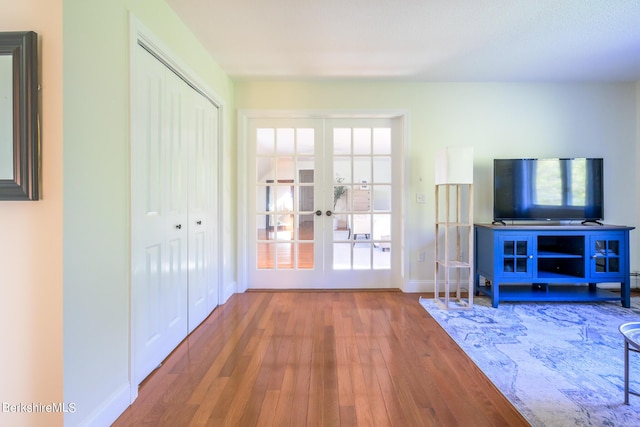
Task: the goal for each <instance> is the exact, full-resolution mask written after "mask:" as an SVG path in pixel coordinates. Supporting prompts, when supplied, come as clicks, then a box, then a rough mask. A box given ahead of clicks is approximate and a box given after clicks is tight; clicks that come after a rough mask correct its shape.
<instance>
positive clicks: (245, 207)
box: [237, 109, 410, 292]
mask: <svg viewBox="0 0 640 427" xmlns="http://www.w3.org/2000/svg"><path fill="white" fill-rule="evenodd" d="M300 118H302V119H361V118H366V119H371V118H384V119H398V120H400V122H401V124H400V128H401V132H402V135H400V140H401V141H402V144H401V153H400V155H399V156H398V157H399V159H397V161H398V162H399V163H400V164H401V167H402V173H401V174H400V176H401V182H399V183H398V184H397V188H399V189H400V192H401V194H400V199H401V202H400V206H399V212H397V217H398V218H400V221H401V224H400V229H401V232H400V236H399V237H398V238H397V241H396V242H395V243H394V247H397V248H399V250H400V254H401V255H400V257H401V261H400V271H399V272H398V273H399V275H400V276H401V277H397V278H394V281H395V280H397V281H398V285H399V287H400V289H402V290H404V289H405V288H406V280H407V278H408V277H409V263H408V262H407V260H406V259H405V249H406V248H405V245H406V242H407V238H406V237H407V236H406V230H405V226H404V224H405V218H404V215H405V212H407V197H406V194H405V193H406V191H405V186H406V183H407V182H409V176H410V175H409V167H408V166H409V161H408V159H407V158H406V156H407V154H408V153H409V150H408V141H409V137H408V135H409V112H408V111H407V110H353V111H344V110H339V111H338V110H335V111H334V110H252V109H246V110H245V109H241V110H238V175H237V177H238V213H243V214H244V215H250V214H252V212H250V211H249V206H250V204H249V198H248V197H249V193H248V186H249V183H248V182H247V176H248V170H249V169H248V168H249V167H251V166H250V165H249V164H248V159H249V158H253V157H252V155H251V153H249V152H248V147H249V138H250V135H249V122H250V121H251V120H252V119H300ZM247 222H248V221H247V219H246V218H245V217H244V216H241V217H239V219H238V289H237V291H238V292H244V291H246V290H247V289H249V284H248V268H249V265H248V251H249V250H252V248H249V247H248V245H247V242H248V241H249V239H248V237H249V234H248V233H250V232H253V230H248V228H247Z"/></svg>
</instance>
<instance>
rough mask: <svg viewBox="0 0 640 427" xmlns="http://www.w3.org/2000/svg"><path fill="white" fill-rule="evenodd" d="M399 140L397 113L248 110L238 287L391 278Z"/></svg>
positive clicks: (379, 282) (354, 283) (390, 283)
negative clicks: (243, 281) (243, 259)
mask: <svg viewBox="0 0 640 427" xmlns="http://www.w3.org/2000/svg"><path fill="white" fill-rule="evenodd" d="M400 147H401V132H400V124H399V119H362V118H358V119H257V118H255V119H250V120H249V125H248V146H247V151H248V153H249V155H248V156H247V159H248V164H247V172H248V174H247V175H248V176H247V182H248V195H249V197H248V211H249V212H250V215H248V222H247V230H249V232H248V236H247V237H248V238H247V246H248V247H247V250H246V252H245V253H246V254H247V286H248V287H249V288H279V289H282V288H297V289H306V288H388V287H399V285H400V284H399V283H397V282H394V279H397V278H398V277H399V276H400V265H401V262H400V261H401V259H400V251H399V250H398V248H399V244H398V242H399V239H400V234H401V232H400V221H399V220H398V218H399V215H398V212H399V209H398V208H395V207H399V206H400V192H399V191H398V190H397V189H396V185H397V183H399V182H400V179H399V178H398V177H399V176H400V167H399V165H398V164H396V163H398V162H399V161H400V155H399V153H400V152H401V150H400Z"/></svg>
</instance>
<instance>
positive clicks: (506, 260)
mask: <svg viewBox="0 0 640 427" xmlns="http://www.w3.org/2000/svg"><path fill="white" fill-rule="evenodd" d="M499 248H500V249H499V250H501V251H502V254H501V260H502V261H501V262H502V265H501V268H502V273H503V275H504V276H521V277H527V276H531V275H532V271H531V270H532V259H533V255H532V254H531V251H532V249H531V237H529V236H501V237H500V246H499Z"/></svg>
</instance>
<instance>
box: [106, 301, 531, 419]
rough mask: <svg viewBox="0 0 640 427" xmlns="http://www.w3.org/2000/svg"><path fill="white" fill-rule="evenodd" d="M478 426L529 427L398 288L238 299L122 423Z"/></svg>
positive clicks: (186, 345) (190, 342)
mask: <svg viewBox="0 0 640 427" xmlns="http://www.w3.org/2000/svg"><path fill="white" fill-rule="evenodd" d="M471 425H473V426H476V427H478V426H527V425H529V424H528V423H527V422H526V420H524V418H523V417H522V416H521V415H520V414H519V413H518V412H517V411H516V409H515V408H514V407H513V406H512V405H511V404H510V403H509V402H508V401H507V399H506V398H505V397H504V396H503V395H502V394H501V393H500V392H499V391H498V390H497V389H496V388H495V387H494V386H493V384H492V383H491V382H490V381H489V380H488V379H487V378H486V376H485V375H484V374H483V373H482V372H481V371H480V370H479V369H478V368H477V367H476V366H475V365H474V364H473V362H471V360H470V359H469V358H467V356H466V355H465V354H464V352H463V351H462V350H461V349H460V348H459V347H458V346H457V344H455V342H453V340H452V339H451V338H450V337H449V336H448V335H447V334H446V333H445V332H444V330H442V328H441V327H440V326H439V325H438V324H437V323H436V321H435V320H433V318H432V317H431V316H429V314H428V313H427V312H426V311H425V310H424V309H423V308H422V307H421V306H420V304H419V302H418V295H417V294H404V293H402V292H399V291H354V292H352V291H336V292H331V291H318V292H307V291H302V292H294V291H289V292H247V293H244V294H236V295H233V296H232V297H231V298H230V299H229V301H227V303H225V304H224V305H222V306H220V307H218V308H217V309H216V310H215V311H214V312H213V313H212V315H211V316H210V317H209V318H208V319H206V320H205V322H204V323H203V324H202V325H201V326H200V327H199V328H197V329H196V330H195V331H194V332H193V333H192V334H191V335H190V336H189V337H187V338H186V339H185V340H184V341H183V342H182V343H181V344H180V346H179V347H178V348H177V349H176V350H175V351H174V352H173V353H172V354H171V355H170V356H169V357H168V358H167V359H166V360H165V362H164V363H163V365H162V366H161V367H160V368H159V369H157V370H156V371H155V372H154V373H152V374H151V375H150V377H149V378H147V380H146V381H145V382H144V383H143V384H142V385H141V387H140V390H139V397H138V399H137V400H136V401H135V402H134V403H133V405H132V406H131V407H129V408H128V409H127V410H126V411H125V412H124V413H123V414H122V415H121V416H120V418H119V419H118V420H117V421H116V422H115V424H114V426H115V427H121V426H172V427H179V426H242V427H249V426H295V427H298V426H331V427H335V426H402V427H404V426H471Z"/></svg>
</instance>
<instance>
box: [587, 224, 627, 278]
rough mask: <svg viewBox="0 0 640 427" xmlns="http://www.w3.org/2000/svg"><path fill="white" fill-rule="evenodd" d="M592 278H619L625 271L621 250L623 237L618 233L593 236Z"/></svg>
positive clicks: (591, 241)
mask: <svg viewBox="0 0 640 427" xmlns="http://www.w3.org/2000/svg"><path fill="white" fill-rule="evenodd" d="M589 241H590V247H591V274H592V276H619V275H620V274H621V272H622V271H623V266H622V265H621V263H622V258H621V257H620V250H621V249H622V237H621V236H620V234H618V233H602V234H599V235H597V236H591V238H590V240H589Z"/></svg>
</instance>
